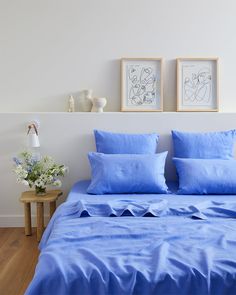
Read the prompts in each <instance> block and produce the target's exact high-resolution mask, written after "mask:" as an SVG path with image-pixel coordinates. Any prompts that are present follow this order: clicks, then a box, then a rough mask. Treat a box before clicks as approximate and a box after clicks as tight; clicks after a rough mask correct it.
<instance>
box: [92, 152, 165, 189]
mask: <svg viewBox="0 0 236 295" xmlns="http://www.w3.org/2000/svg"><path fill="white" fill-rule="evenodd" d="M166 156H167V152H164V153H160V154H155V155H135V154H133V155H127V154H123V155H122V154H116V155H111V154H101V153H93V152H91V153H89V154H88V158H89V162H90V165H91V172H92V173H91V174H92V177H91V183H90V185H89V187H88V189H87V192H88V193H89V194H95V195H102V194H122V193H137V194H139V193H140V194H141V193H155V194H166V193H167V192H168V187H167V186H166V182H165V177H164V170H165V160H166Z"/></svg>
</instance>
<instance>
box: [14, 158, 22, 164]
mask: <svg viewBox="0 0 236 295" xmlns="http://www.w3.org/2000/svg"><path fill="white" fill-rule="evenodd" d="M13 161H14V162H15V163H16V165H21V164H22V162H21V161H20V160H19V159H18V158H17V157H13Z"/></svg>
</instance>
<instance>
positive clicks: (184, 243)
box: [26, 181, 236, 295]
mask: <svg viewBox="0 0 236 295" xmlns="http://www.w3.org/2000/svg"><path fill="white" fill-rule="evenodd" d="M87 186H88V182H86V181H85V182H80V183H77V184H76V185H75V186H74V187H73V188H72V190H71V192H70V194H69V196H68V200H67V202H66V203H64V204H62V205H61V206H59V207H58V209H57V210H56V213H55V214H54V216H53V218H52V219H51V221H50V223H49V225H48V227H47V229H46V231H45V233H44V235H43V238H42V240H41V243H40V249H41V254H40V257H39V262H38V265H37V267H36V272H35V276H34V278H33V281H32V282H31V284H30V286H29V287H28V289H27V291H26V294H28V295H47V294H48V295H51V294H57V295H60V294H61V295H76V294H78V295H106V294H107V295H108V294H109V295H130V294H136V295H154V294H155V295H205V294H210V295H223V294H229V295H233V294H236V220H235V218H236V196H230V195H227V196H226V195H224V196H219V195H217V196H215V195H211V196H186V195H185V196H181V195H176V194H174V193H172V194H168V195H102V196H94V195H92V196H91V195H87V194H86V188H87ZM172 187H173V186H172Z"/></svg>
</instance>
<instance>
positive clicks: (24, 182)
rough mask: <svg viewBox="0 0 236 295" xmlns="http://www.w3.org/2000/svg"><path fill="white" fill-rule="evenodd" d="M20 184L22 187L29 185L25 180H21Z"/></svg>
mask: <svg viewBox="0 0 236 295" xmlns="http://www.w3.org/2000/svg"><path fill="white" fill-rule="evenodd" d="M21 183H22V184H24V185H26V186H28V185H29V182H28V181H27V180H22V182H21Z"/></svg>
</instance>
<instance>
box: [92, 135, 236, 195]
mask: <svg viewBox="0 0 236 295" xmlns="http://www.w3.org/2000/svg"><path fill="white" fill-rule="evenodd" d="M94 135H95V141H96V149H97V152H91V153H89V154H88V158H89V162H90V165H91V183H90V185H89V187H88V189H87V192H88V193H90V194H124V193H145V194H147V193H152V194H166V193H168V187H167V185H166V180H165V176H164V171H165V161H166V156H167V153H168V152H163V153H156V150H157V143H158V139H159V136H158V135H157V134H156V133H151V134H122V133H111V132H105V131H99V130H95V131H94ZM172 139H173V145H174V158H173V161H174V164H175V166H176V170H177V174H178V177H179V191H178V193H179V194H236V161H235V160H234V159H233V148H234V141H235V130H230V131H225V132H209V133H188V132H179V131H172Z"/></svg>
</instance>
